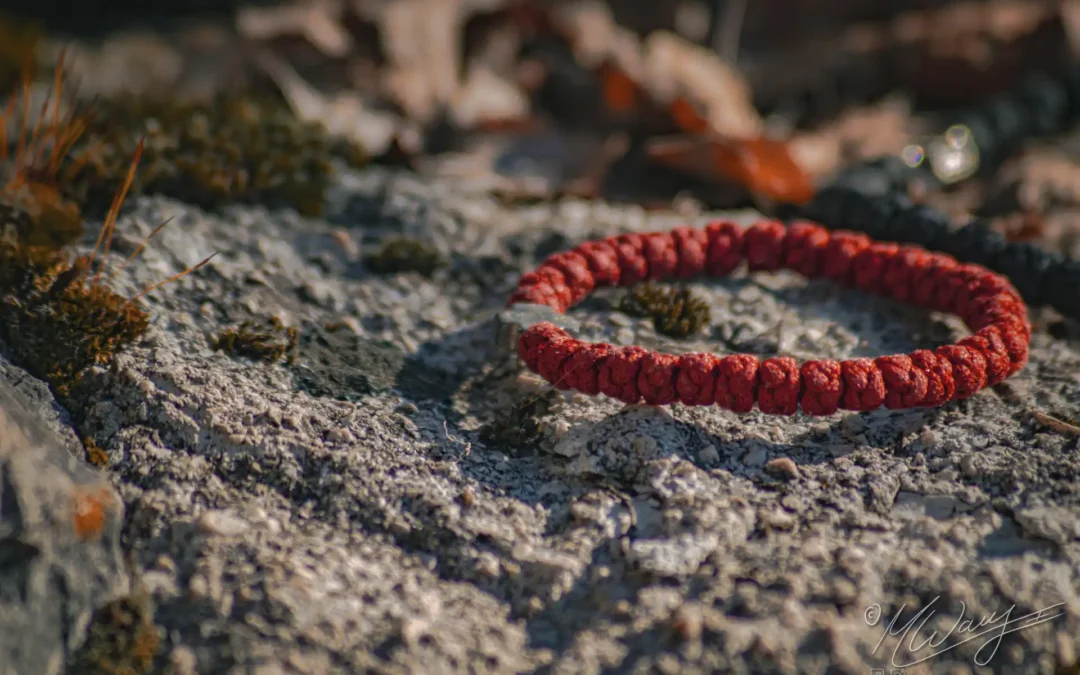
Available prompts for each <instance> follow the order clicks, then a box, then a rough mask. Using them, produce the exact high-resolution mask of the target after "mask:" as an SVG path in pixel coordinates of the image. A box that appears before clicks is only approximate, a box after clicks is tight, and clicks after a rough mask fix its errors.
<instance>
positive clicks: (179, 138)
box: [59, 94, 366, 215]
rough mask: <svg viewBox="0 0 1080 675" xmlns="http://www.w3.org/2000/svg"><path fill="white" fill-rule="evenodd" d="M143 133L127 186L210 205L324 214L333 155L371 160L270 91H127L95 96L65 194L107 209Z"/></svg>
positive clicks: (68, 165)
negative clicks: (180, 96) (191, 95)
mask: <svg viewBox="0 0 1080 675" xmlns="http://www.w3.org/2000/svg"><path fill="white" fill-rule="evenodd" d="M143 138H144V139H145V149H144V153H143V157H142V161H141V163H140V166H139V173H138V175H137V176H136V177H135V181H134V182H133V184H132V186H131V193H132V194H135V195H140V194H147V193H160V194H164V195H168V196H170V197H175V198H177V199H182V200H184V201H186V202H189V203H194V204H197V205H199V206H201V207H203V208H208V209H211V208H217V207H220V206H222V205H223V204H226V203H229V202H246V203H259V204H264V205H267V206H270V207H291V208H295V209H296V210H297V211H299V212H300V213H302V214H305V215H318V214H320V213H321V212H322V210H323V204H324V199H325V194H326V190H327V188H328V187H329V185H330V182H331V180H332V178H333V173H334V168H333V162H332V159H333V158H334V157H338V158H340V159H343V160H344V161H346V162H347V163H348V164H350V165H352V166H359V165H361V164H363V163H364V162H365V161H366V156H365V155H364V153H363V151H362V150H361V149H359V148H358V147H356V146H355V145H351V144H347V143H342V142H338V141H335V140H334V139H333V138H332V137H330V136H329V135H328V134H327V133H326V131H325V130H324V129H323V127H322V126H321V125H318V124H304V123H301V122H299V121H297V120H296V118H295V117H294V116H293V114H292V113H291V111H290V110H289V109H288V108H287V107H286V106H285V105H284V104H283V103H279V102H277V101H274V100H257V99H255V98H252V97H251V96H248V95H236V94H227V95H221V96H218V97H216V98H214V99H213V100H211V101H208V102H178V101H168V100H161V99H156V98H148V97H142V96H134V95H121V96H116V97H113V98H109V99H104V100H99V101H97V102H95V104H94V106H93V109H92V114H91V115H90V116H89V117H88V118H87V128H86V131H85V132H84V133H83V134H82V136H81V137H80V139H79V141H78V142H77V143H76V144H75V147H74V148H73V149H72V151H71V153H70V154H69V156H68V157H67V159H66V160H65V162H64V166H63V167H62V170H61V174H60V176H61V178H60V181H59V182H60V184H61V185H62V186H63V191H64V193H65V195H66V196H68V197H70V198H72V199H74V200H75V201H77V202H78V203H80V204H82V205H83V206H84V208H85V209H86V211H87V213H89V214H93V215H97V214H100V213H103V212H104V211H105V210H107V209H108V207H109V204H110V203H111V200H112V196H113V194H114V193H115V191H116V189H117V188H118V187H119V185H120V184H122V183H123V181H124V177H125V175H126V174H127V171H128V166H129V158H130V157H131V155H132V154H133V153H134V151H135V147H136V145H137V144H138V142H139V140H140V139H143Z"/></svg>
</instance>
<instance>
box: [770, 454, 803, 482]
mask: <svg viewBox="0 0 1080 675" xmlns="http://www.w3.org/2000/svg"><path fill="white" fill-rule="evenodd" d="M765 470H766V471H768V472H769V473H771V474H773V475H775V476H782V477H785V478H797V477H798V475H799V466H798V465H797V464H795V462H794V461H792V459H791V458H790V457H777V458H776V459H770V460H769V461H768V463H766V464H765Z"/></svg>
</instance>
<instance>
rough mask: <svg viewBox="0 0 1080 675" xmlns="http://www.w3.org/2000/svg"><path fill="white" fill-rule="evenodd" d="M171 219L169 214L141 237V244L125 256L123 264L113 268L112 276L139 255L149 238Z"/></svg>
mask: <svg viewBox="0 0 1080 675" xmlns="http://www.w3.org/2000/svg"><path fill="white" fill-rule="evenodd" d="M172 220H173V218H172V216H169V217H168V218H166V219H165V220H164V221H163V222H162V223H161V224H160V225H158V226H157V227H155V228H154V231H153V232H151V233H150V234H149V235H148V236H147V237H146V239H143V241H142V243H141V244H139V245H138V246H137V247H136V248H135V251H134V252H133V253H132V254H131V255H129V256H128V257H127V260H125V261H124V262H123V264H121V265H120V267H117V268H116V269H115V270H113V273H112V276H114V277H115V276H116V273H117V272H120V271H121V270H123V269H124V268H125V267H127V266H128V263H130V262H131V261H132V260H134V259H135V256H137V255H139V254H140V253H142V251H143V249H144V248H146V245H147V244H149V243H150V240H151V239H153V238H154V235H156V234H157V233H158V232H161V230H162V228H163V227H165V226H166V225H168V224H169V223H171V222H172Z"/></svg>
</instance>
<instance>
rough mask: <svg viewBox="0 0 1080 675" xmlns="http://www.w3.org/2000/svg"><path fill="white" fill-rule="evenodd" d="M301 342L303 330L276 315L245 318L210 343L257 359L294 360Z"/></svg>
mask: <svg viewBox="0 0 1080 675" xmlns="http://www.w3.org/2000/svg"><path fill="white" fill-rule="evenodd" d="M299 341H300V331H299V330H297V328H295V327H293V326H288V327H287V326H285V325H284V324H283V323H282V322H281V319H279V318H278V317H276V316H274V317H271V318H270V319H269V320H268V321H266V322H258V321H245V322H243V323H241V324H240V325H239V326H237V327H235V328H227V329H225V330H224V331H222V332H221V335H219V336H218V337H216V338H214V339H212V340H211V341H210V346H211V347H212V348H213V349H214V351H223V352H225V353H226V354H229V355H231V356H242V357H245V358H249V359H253V360H255V361H266V362H268V363H275V362H278V361H282V360H284V361H285V362H286V363H292V362H293V361H294V360H295V358H296V351H297V348H298V347H299Z"/></svg>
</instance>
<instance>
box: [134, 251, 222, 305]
mask: <svg viewBox="0 0 1080 675" xmlns="http://www.w3.org/2000/svg"><path fill="white" fill-rule="evenodd" d="M218 253H220V251H214V252H213V253H211V254H210V255H208V256H206V258H204V259H203V261H202V262H200V263H199V264H197V265H192V266H191V267H189V268H187V269H186V270H184V271H183V272H180V273H179V274H174V275H172V276H171V277H169V278H168V279H166V280H165V281H159V282H158V283H156V284H154V285H153V286H150V287H149V288H146V289H145V290H143V291H142V292H141V293H139V294H138V295H136V296H135V297H133V298H131V299H130V300H128V301H127V302H125V303H124V305H123V306H124V307H127V306H128V305H130V304H132V303H133V302H135V301H137V300H139V299H140V298H142V297H143V296H145V295H147V294H148V293H151V292H153V291H156V290H157V289H159V288H161V287H162V286H164V285H165V284H170V283H172V282H174V281H176V280H178V279H183V278H184V277H186V276H187V275H189V274H191V273H192V272H194V271H195V270H197V269H199V268H200V267H202V266H203V265H205V264H206V263H208V262H210V261H211V260H213V259H214V256H216V255H217V254H218Z"/></svg>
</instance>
